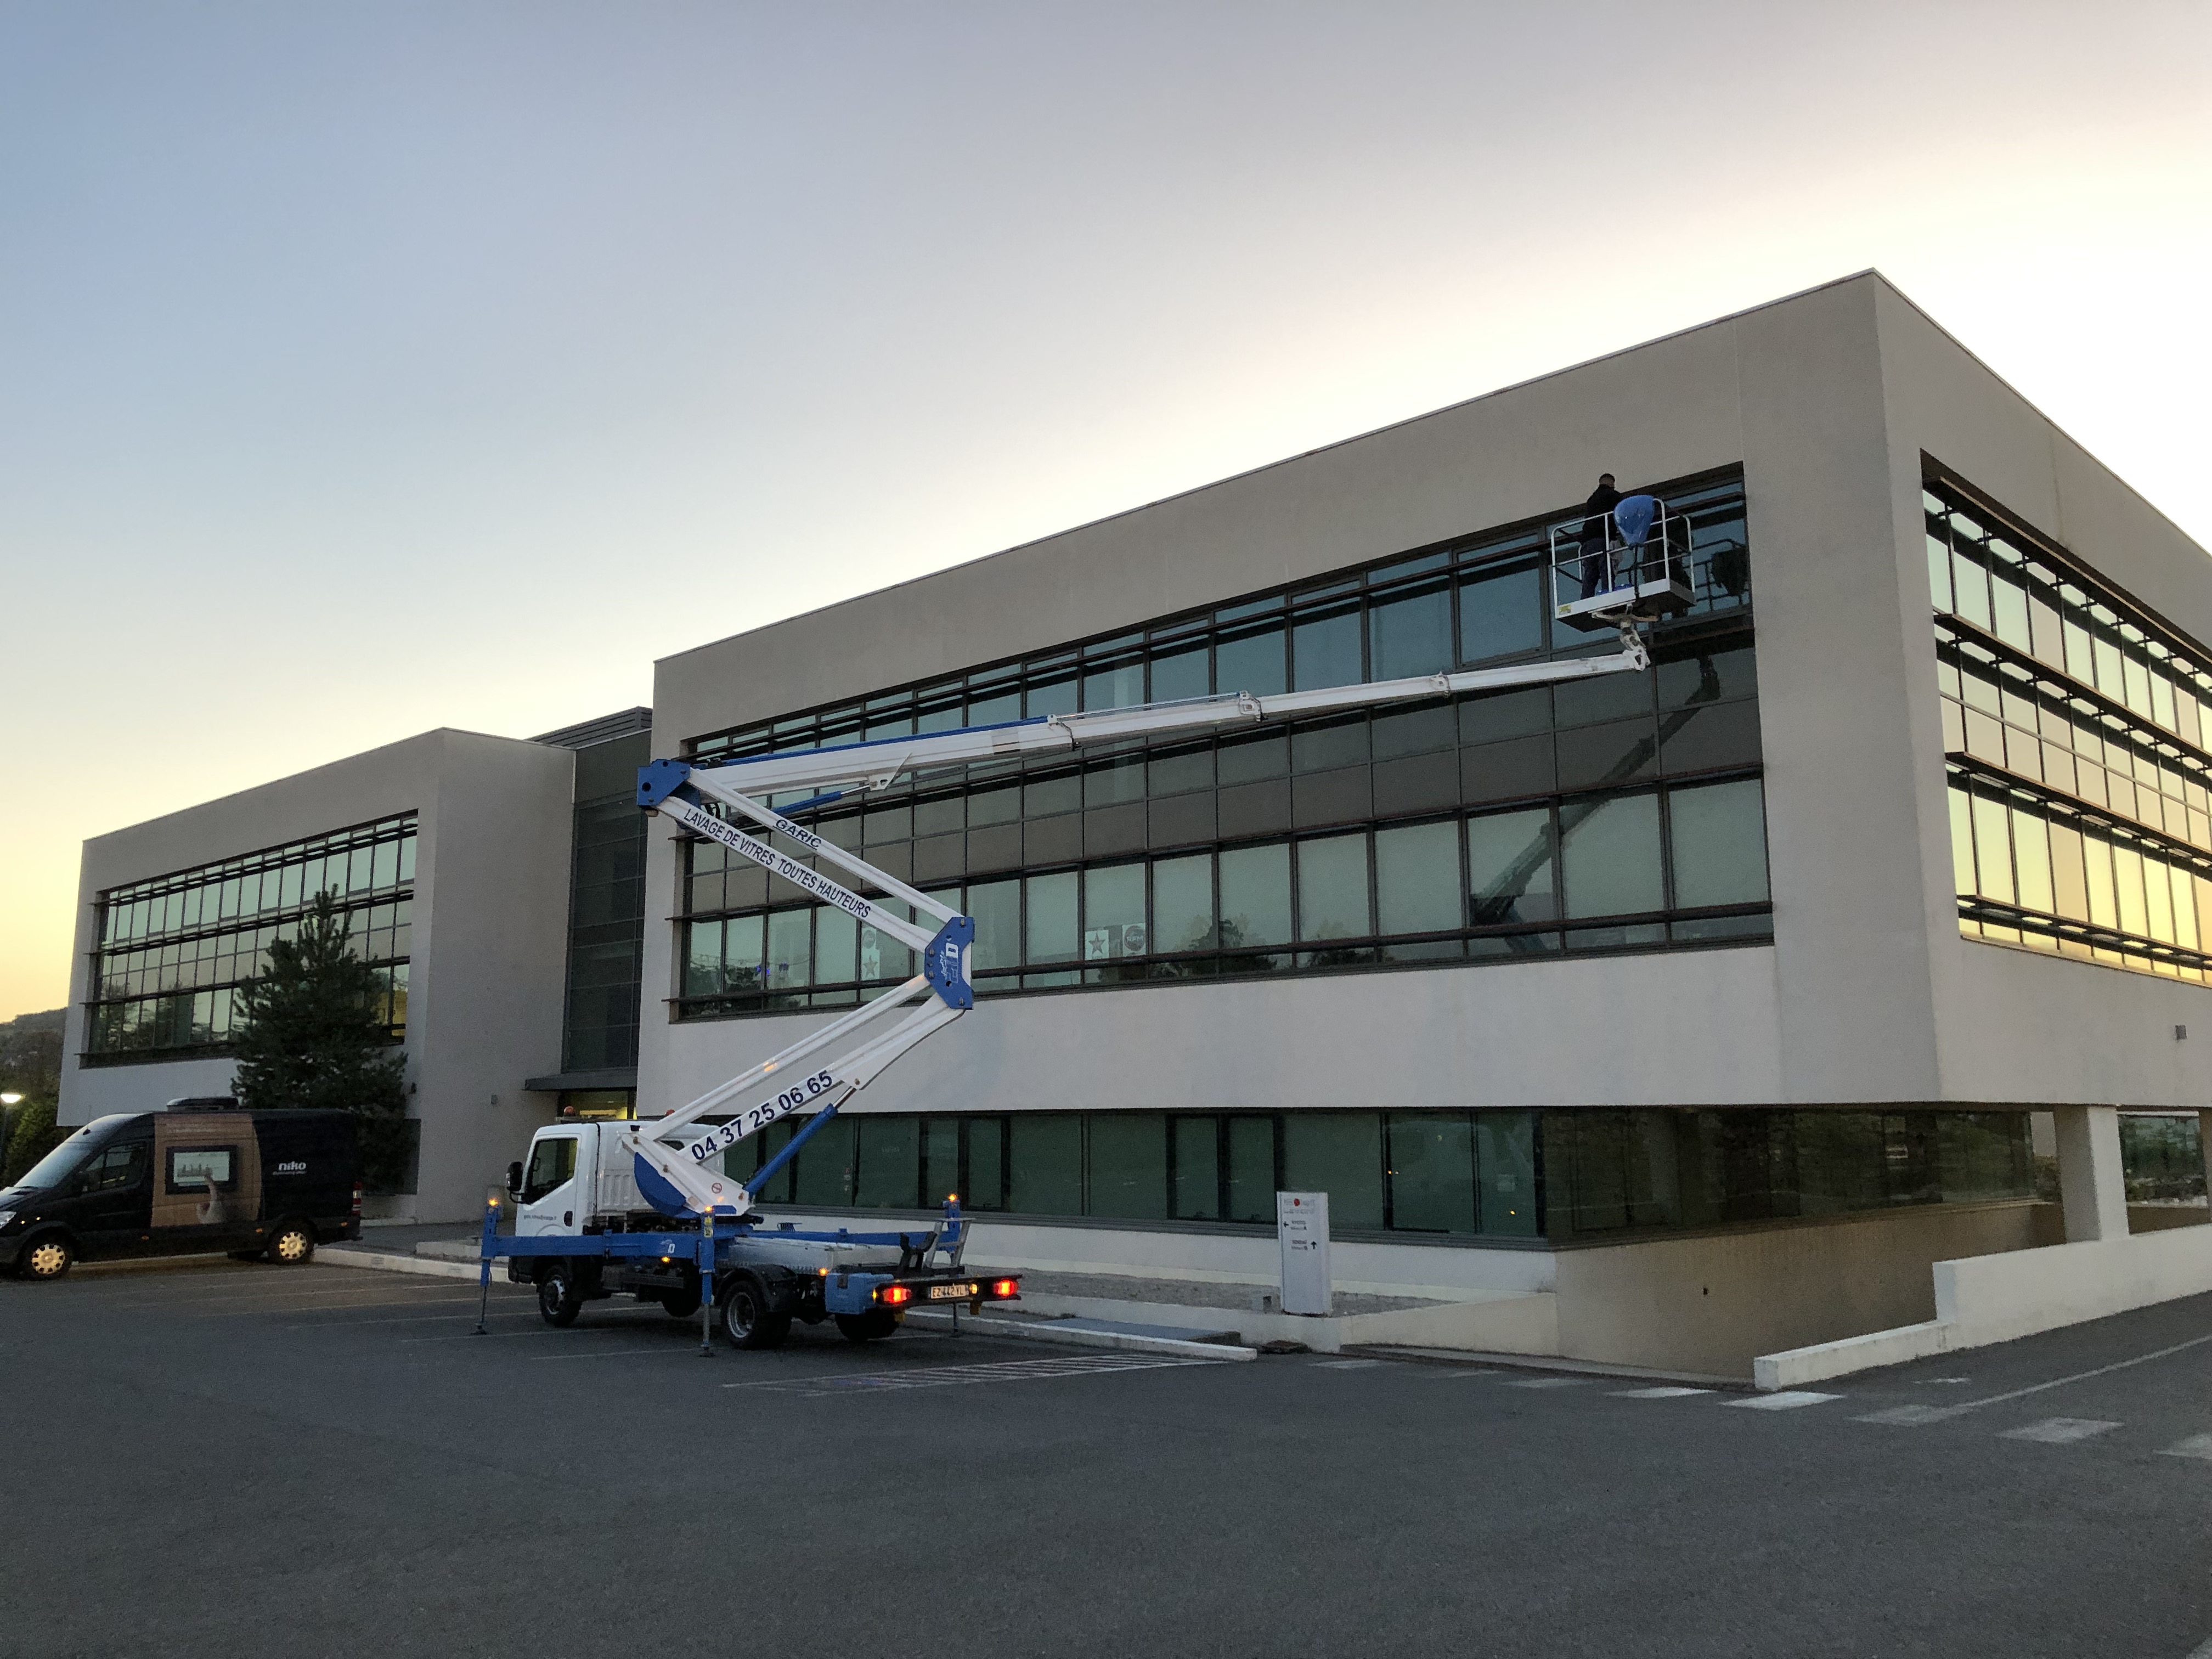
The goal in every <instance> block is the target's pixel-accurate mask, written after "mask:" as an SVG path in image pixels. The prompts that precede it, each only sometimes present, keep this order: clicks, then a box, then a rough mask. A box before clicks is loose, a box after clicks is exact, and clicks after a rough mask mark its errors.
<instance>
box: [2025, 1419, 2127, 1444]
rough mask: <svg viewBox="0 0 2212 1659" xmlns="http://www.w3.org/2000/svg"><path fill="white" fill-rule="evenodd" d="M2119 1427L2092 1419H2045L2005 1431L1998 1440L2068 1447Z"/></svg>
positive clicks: (2115, 1424)
mask: <svg viewBox="0 0 2212 1659" xmlns="http://www.w3.org/2000/svg"><path fill="white" fill-rule="evenodd" d="M2119 1426H2120V1425H2118V1424H2117V1423H2106V1422H2104V1421H2102V1420H2101V1419H2098V1418H2094V1417H2046V1418H2045V1419H2043V1421H2041V1422H2040V1423H2031V1424H2029V1425H2027V1427H2026V1428H2024V1429H2007V1430H2006V1431H2004V1432H2003V1433H2002V1434H2001V1435H1999V1436H1998V1438H1999V1439H2000V1440H2033V1441H2038V1442H2039V1443H2042V1444H2044V1445H2046V1446H2070V1445H2072V1444H2073V1443H2075V1441H2077V1440H2087V1439H2089V1438H2091V1437H2093V1436H2096V1435H2100V1434H2104V1433H2107V1432H2109V1431H2112V1430H2113V1429H2117V1428H2118V1427H2119Z"/></svg>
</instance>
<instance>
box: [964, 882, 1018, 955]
mask: <svg viewBox="0 0 2212 1659" xmlns="http://www.w3.org/2000/svg"><path fill="white" fill-rule="evenodd" d="M968 914H969V915H970V916H972V917H974V918H975V953H974V954H973V955H972V956H971V957H969V963H971V965H972V966H973V967H974V968H975V970H976V971H978V972H981V970H983V969H988V968H1018V967H1020V966H1021V965H1022V884H1021V882H1020V880H1019V879H1018V878H1017V879H1013V880H1009V881H986V882H978V883H976V884H975V885H973V886H971V887H969V890H968Z"/></svg>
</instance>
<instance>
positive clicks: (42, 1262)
mask: <svg viewBox="0 0 2212 1659" xmlns="http://www.w3.org/2000/svg"><path fill="white" fill-rule="evenodd" d="M73 1261H76V1250H75V1249H73V1248H72V1247H71V1246H70V1242H69V1240H68V1239H66V1238H64V1237H63V1236H62V1235H61V1234H59V1233H46V1234H43V1235H41V1236H40V1237H37V1238H34V1239H33V1240H32V1241H31V1242H30V1243H27V1244H26V1245H25V1246H24V1247H23V1253H22V1255H19V1256H17V1257H16V1258H15V1271H16V1272H17V1273H21V1275H22V1276H23V1277H24V1278H26V1279H39V1280H41V1281H44V1280H47V1279H59V1278H60V1277H61V1276H62V1275H63V1274H64V1273H67V1272H68V1271H69V1270H70V1263H71V1262H73Z"/></svg>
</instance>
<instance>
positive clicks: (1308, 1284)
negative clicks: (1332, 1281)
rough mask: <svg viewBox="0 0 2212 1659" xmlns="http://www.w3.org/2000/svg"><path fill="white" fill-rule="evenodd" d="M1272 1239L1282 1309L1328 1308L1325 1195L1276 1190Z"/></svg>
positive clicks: (1324, 1310) (1324, 1311) (1294, 1311)
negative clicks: (1278, 1251)
mask: <svg viewBox="0 0 2212 1659" xmlns="http://www.w3.org/2000/svg"><path fill="white" fill-rule="evenodd" d="M1275 1240H1276V1243H1279V1245H1280V1246H1281V1247H1282V1252H1283V1311H1284V1312H1285V1313H1292V1314H1321V1315H1324V1316H1326V1315H1327V1314H1328V1312H1329V1311H1330V1310H1331V1306H1332V1304H1331V1302H1330V1299H1329V1295H1330V1285H1329V1275H1328V1194H1327V1193H1277V1194H1275Z"/></svg>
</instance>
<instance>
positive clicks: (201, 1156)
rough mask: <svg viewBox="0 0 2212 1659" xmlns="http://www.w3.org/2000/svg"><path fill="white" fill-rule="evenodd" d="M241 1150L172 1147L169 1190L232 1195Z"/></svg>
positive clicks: (225, 1147)
mask: <svg viewBox="0 0 2212 1659" xmlns="http://www.w3.org/2000/svg"><path fill="white" fill-rule="evenodd" d="M237 1152H238V1149H237V1148H236V1147H234V1146H173V1147H171V1148H170V1149H169V1190H170V1191H171V1192H173V1193H204V1192H207V1191H209V1190H210V1188H212V1189H213V1190H215V1191H217V1192H225V1193H227V1192H229V1191H230V1190H231V1189H232V1188H234V1187H236V1186H237V1185H238V1177H237V1176H236V1174H235V1171H236V1170H237V1167H238V1158H237Z"/></svg>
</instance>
